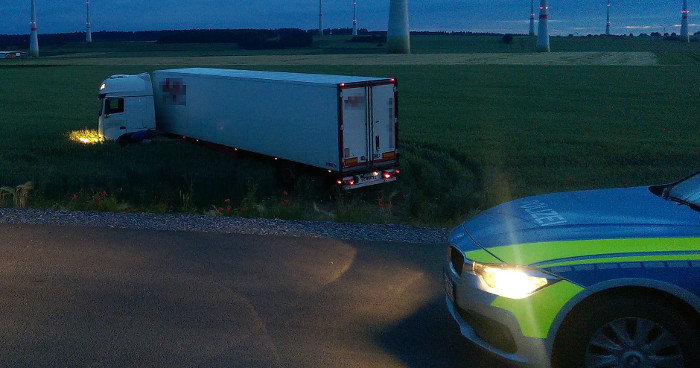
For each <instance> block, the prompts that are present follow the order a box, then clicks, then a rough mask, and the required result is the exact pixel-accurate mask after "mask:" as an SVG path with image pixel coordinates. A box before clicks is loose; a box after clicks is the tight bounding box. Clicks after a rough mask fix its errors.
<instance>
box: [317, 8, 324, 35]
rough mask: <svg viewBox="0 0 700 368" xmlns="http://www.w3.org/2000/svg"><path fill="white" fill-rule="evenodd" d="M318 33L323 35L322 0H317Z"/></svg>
mask: <svg viewBox="0 0 700 368" xmlns="http://www.w3.org/2000/svg"><path fill="white" fill-rule="evenodd" d="M318 35H319V36H323V0H318Z"/></svg>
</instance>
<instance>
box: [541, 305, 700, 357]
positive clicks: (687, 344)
mask: <svg viewBox="0 0 700 368" xmlns="http://www.w3.org/2000/svg"><path fill="white" fill-rule="evenodd" d="M698 343H699V339H698V336H697V332H696V331H694V330H693V328H692V327H691V326H690V323H689V322H688V321H686V320H685V318H683V315H682V314H681V313H680V312H678V311H677V310H676V309H675V308H674V307H672V306H671V305H668V304H665V303H661V302H658V301H656V300H654V299H649V298H633V297H621V298H615V299H613V298H610V299H603V300H599V303H597V304H595V305H593V306H592V307H590V308H587V310H584V311H579V312H578V313H575V315H572V316H571V318H568V319H567V322H566V323H565V325H563V326H562V331H561V336H560V337H557V341H556V342H555V346H554V354H553V366H554V367H557V368H564V367H585V368H593V367H600V368H607V367H610V368H618V367H619V368H647V367H669V368H676V367H677V368H698V367H700V353H699V351H698V349H697V346H698Z"/></svg>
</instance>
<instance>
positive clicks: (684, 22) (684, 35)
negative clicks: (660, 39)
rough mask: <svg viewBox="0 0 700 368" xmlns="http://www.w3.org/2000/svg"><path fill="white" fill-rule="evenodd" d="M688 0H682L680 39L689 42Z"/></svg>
mask: <svg viewBox="0 0 700 368" xmlns="http://www.w3.org/2000/svg"><path fill="white" fill-rule="evenodd" d="M689 13H690V12H689V11H688V0H683V10H681V39H682V40H683V41H685V42H690V36H689V35H688V14H689Z"/></svg>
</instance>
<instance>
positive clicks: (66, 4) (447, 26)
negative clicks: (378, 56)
mask: <svg viewBox="0 0 700 368" xmlns="http://www.w3.org/2000/svg"><path fill="white" fill-rule="evenodd" d="M352 2H353V0H323V18H324V27H325V28H329V27H330V28H342V27H348V28H349V27H352ZM318 3H319V1H318V0H288V1H282V0H247V1H238V0H194V1H193V0H148V1H143V0H109V1H107V0H91V2H90V7H91V18H92V19H91V21H92V22H91V23H92V30H93V32H97V31H102V30H105V31H141V30H166V29H205V28H283V27H285V28H301V29H313V28H317V27H318ZM606 4H607V0H592V1H589V0H584V1H581V0H549V7H550V12H549V19H550V22H549V29H550V34H551V35H568V34H575V35H586V34H601V33H604V32H605V8H606ZM535 6H536V7H538V6H539V0H536V1H535ZM36 7H37V23H38V28H39V34H41V33H62V32H83V31H85V0H36ZM408 7H409V14H410V27H411V30H414V31H423V30H430V31H439V30H443V31H472V32H494V33H527V29H528V23H529V13H530V0H519V1H514V0H422V1H417V0H409V1H408ZM681 7H682V0H612V7H611V16H610V17H611V32H612V33H614V34H622V33H624V34H629V33H634V34H639V33H651V32H664V30H665V31H666V32H668V33H671V32H676V33H679V30H680V22H681ZM688 8H689V10H690V17H689V18H690V21H689V24H690V26H689V31H690V33H691V34H692V33H695V32H697V31H699V30H700V26H699V25H698V24H699V23H700V22H697V21H695V19H694V18H695V14H696V13H697V14H698V16H700V0H688ZM388 13H389V0H371V1H370V0H357V18H358V27H359V28H367V29H369V30H386V28H387V20H388ZM29 19H30V0H9V1H2V3H0V34H25V33H29ZM698 19H700V18H698Z"/></svg>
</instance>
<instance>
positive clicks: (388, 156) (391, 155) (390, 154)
mask: <svg viewBox="0 0 700 368" xmlns="http://www.w3.org/2000/svg"><path fill="white" fill-rule="evenodd" d="M392 158H396V151H391V152H384V153H382V160H389V159H392Z"/></svg>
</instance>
